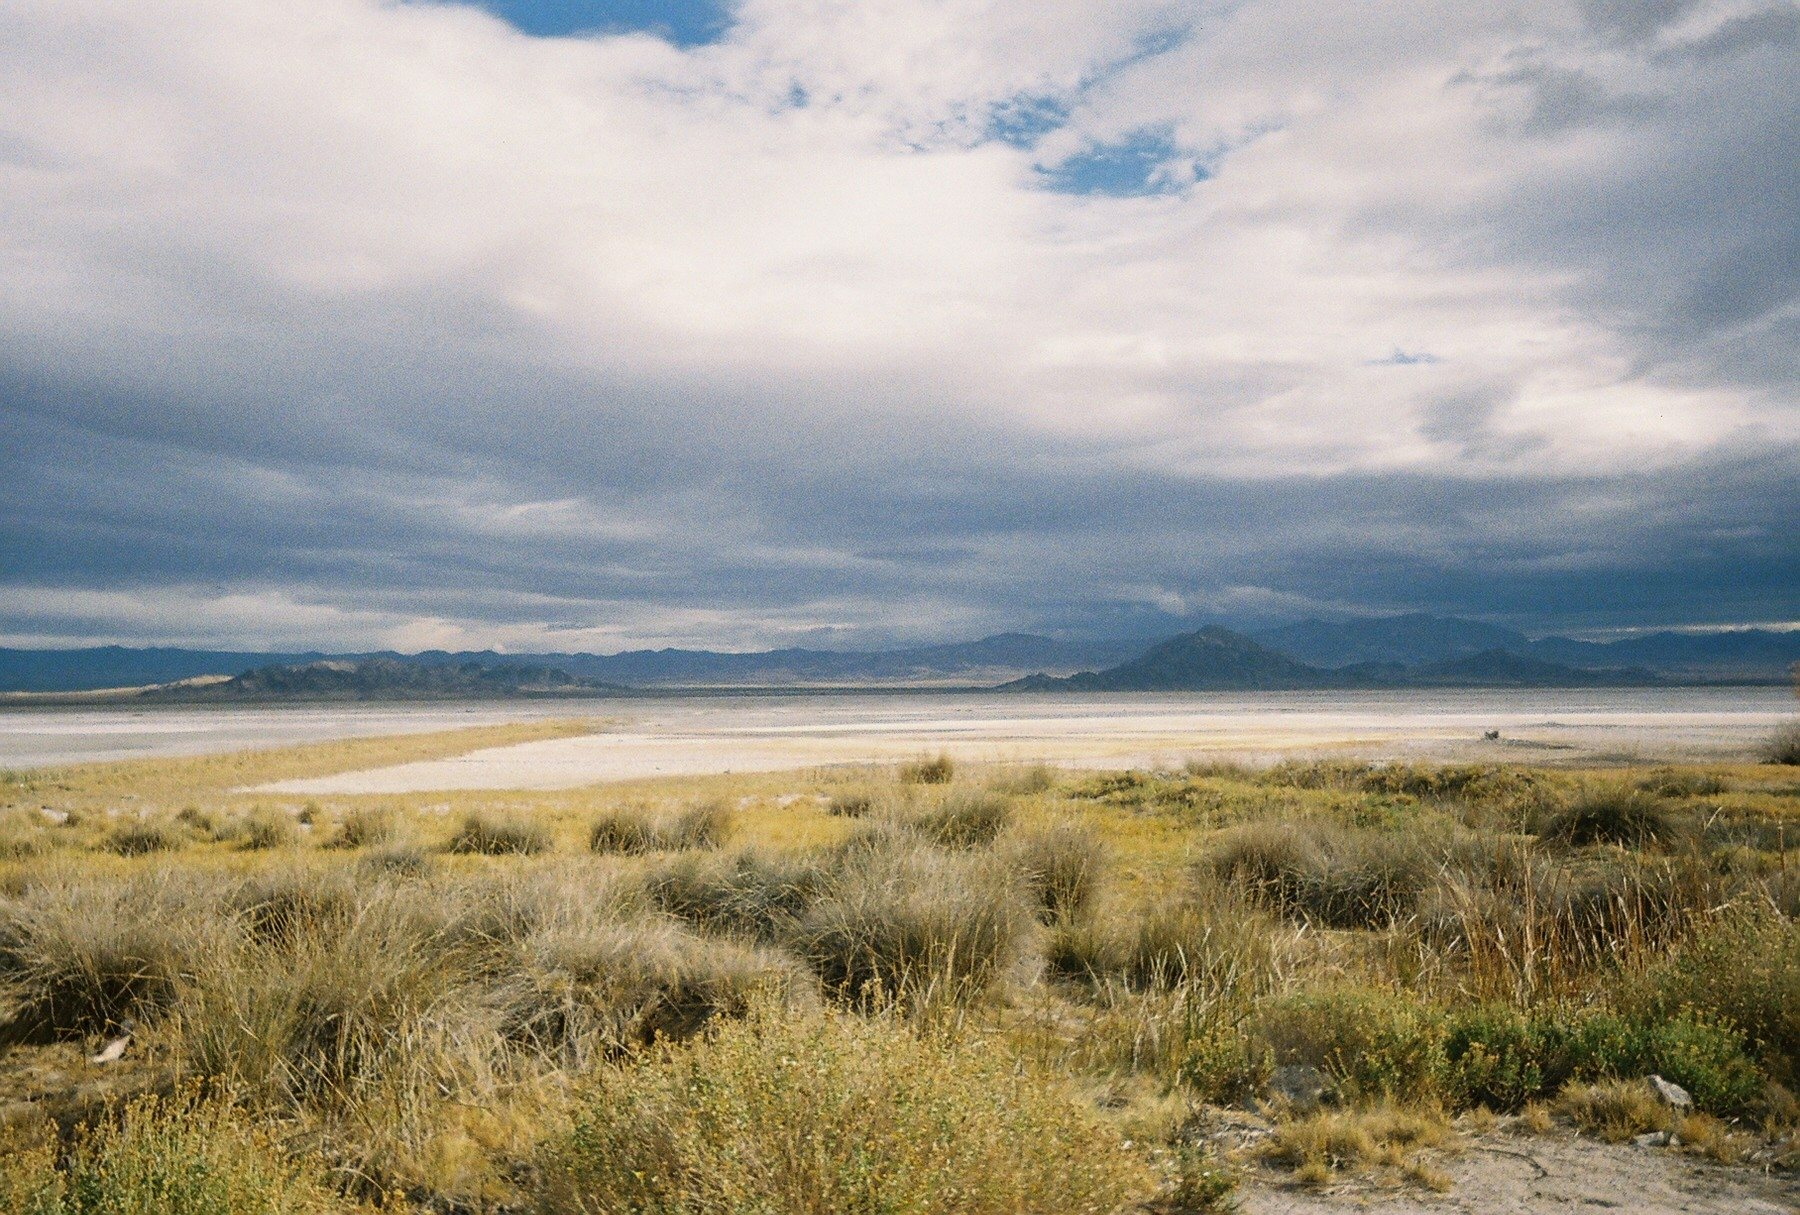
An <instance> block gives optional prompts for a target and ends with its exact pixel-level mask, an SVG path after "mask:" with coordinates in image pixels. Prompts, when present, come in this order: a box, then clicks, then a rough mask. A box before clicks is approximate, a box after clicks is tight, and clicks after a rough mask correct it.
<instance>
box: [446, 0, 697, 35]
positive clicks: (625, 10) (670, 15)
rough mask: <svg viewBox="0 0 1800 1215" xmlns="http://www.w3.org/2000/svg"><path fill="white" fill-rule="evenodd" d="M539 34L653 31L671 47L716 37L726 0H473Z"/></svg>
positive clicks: (526, 30)
mask: <svg viewBox="0 0 1800 1215" xmlns="http://www.w3.org/2000/svg"><path fill="white" fill-rule="evenodd" d="M474 2H475V3H476V5H477V6H478V7H480V8H484V9H486V10H487V11H488V12H490V13H493V14H494V15H495V16H496V17H499V18H501V19H502V20H504V21H507V22H509V23H511V24H512V25H514V26H516V27H517V28H519V29H521V30H523V31H524V32H525V33H527V34H535V35H537V36H538V37H540V38H560V37H564V36H567V35H570V34H629V33H644V34H654V35H656V36H657V37H659V38H664V39H667V40H668V41H670V42H672V43H674V44H675V45H676V46H702V45H704V44H706V43H708V42H717V41H718V40H719V39H720V38H721V37H723V36H724V34H725V31H726V29H727V28H729V27H730V25H731V8H730V5H729V3H727V2H726V0H474Z"/></svg>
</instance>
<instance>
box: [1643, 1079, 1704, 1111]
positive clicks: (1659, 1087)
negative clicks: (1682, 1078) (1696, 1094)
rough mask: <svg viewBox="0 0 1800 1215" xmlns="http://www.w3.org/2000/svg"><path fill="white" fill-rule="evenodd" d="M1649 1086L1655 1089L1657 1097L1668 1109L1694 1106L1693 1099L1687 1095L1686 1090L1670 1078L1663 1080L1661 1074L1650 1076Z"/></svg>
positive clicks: (1687, 1108) (1684, 1108)
mask: <svg viewBox="0 0 1800 1215" xmlns="http://www.w3.org/2000/svg"><path fill="white" fill-rule="evenodd" d="M1650 1087H1651V1088H1652V1089H1654V1090H1656V1096H1657V1099H1658V1100H1659V1101H1661V1102H1662V1103H1663V1104H1664V1105H1666V1106H1668V1107H1669V1108H1670V1109H1674V1110H1691V1109H1693V1108H1694V1099H1693V1098H1692V1097H1690V1096H1688V1091H1687V1090H1686V1089H1685V1088H1682V1087H1681V1086H1680V1085H1679V1084H1676V1083H1675V1082H1674V1081H1672V1080H1664V1079H1663V1078H1662V1077H1661V1076H1652V1077H1650Z"/></svg>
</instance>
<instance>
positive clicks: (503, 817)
mask: <svg viewBox="0 0 1800 1215" xmlns="http://www.w3.org/2000/svg"><path fill="white" fill-rule="evenodd" d="M555 846H556V839H555V837H554V836H552V835H551V834H550V829H549V828H548V827H547V826H545V825H544V824H543V823H540V822H537V821H535V820H533V819H531V818H529V817H527V816H525V815H522V814H502V813H499V812H496V811H492V810H471V811H470V812H469V813H468V814H466V815H464V816H463V820H462V823H461V825H460V826H458V827H457V829H456V834H455V835H452V836H451V837H450V843H449V850H450V851H451V852H455V853H465V854H467V853H475V854H480V855H483V856H512V855H525V856H529V855H535V854H536V853H540V852H548V851H550V850H551V849H552V848H553V847H555Z"/></svg>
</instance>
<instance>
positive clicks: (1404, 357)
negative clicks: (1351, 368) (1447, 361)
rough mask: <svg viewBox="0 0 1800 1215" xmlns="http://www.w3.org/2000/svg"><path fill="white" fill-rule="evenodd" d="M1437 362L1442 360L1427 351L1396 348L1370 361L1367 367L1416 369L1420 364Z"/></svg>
mask: <svg viewBox="0 0 1800 1215" xmlns="http://www.w3.org/2000/svg"><path fill="white" fill-rule="evenodd" d="M1437 362H1442V360H1441V359H1439V358H1438V356H1437V355H1435V354H1432V353H1431V352H1430V351H1429V350H1402V349H1401V348H1400V347H1398V346H1396V347H1394V349H1393V352H1392V353H1390V354H1385V355H1383V356H1382V357H1380V358H1378V359H1370V360H1369V366H1371V367H1416V366H1418V365H1419V364H1421V363H1437Z"/></svg>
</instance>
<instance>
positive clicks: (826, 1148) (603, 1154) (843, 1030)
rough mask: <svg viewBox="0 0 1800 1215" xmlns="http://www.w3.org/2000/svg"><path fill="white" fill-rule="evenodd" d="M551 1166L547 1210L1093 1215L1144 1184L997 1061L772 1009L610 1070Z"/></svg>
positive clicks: (1108, 1144) (871, 1026) (1083, 1119)
mask: <svg viewBox="0 0 1800 1215" xmlns="http://www.w3.org/2000/svg"><path fill="white" fill-rule="evenodd" d="M1025 1145H1030V1147H1029V1150H1025ZM537 1163H538V1168H539V1170H540V1175H541V1176H542V1178H543V1181H542V1190H541V1193H540V1195H539V1197H538V1201H537V1203H536V1205H535V1208H534V1209H535V1210H536V1211H537V1212H538V1215H574V1213H576V1212H581V1213H584V1215H587V1213H592V1215H612V1213H615V1212H617V1213H619V1215H623V1213H625V1212H633V1213H635V1215H700V1213H702V1212H715V1211H781V1212H786V1213H788V1215H828V1213H835V1212H841V1211H927V1210H955V1211H958V1212H962V1213H964V1215H1003V1213H1006V1215H1010V1213H1013V1212H1019V1211H1031V1212H1033V1213H1034V1215H1092V1213H1094V1212H1104V1211H1115V1210H1120V1209H1122V1208H1124V1207H1125V1206H1126V1204H1127V1203H1128V1202H1129V1200H1131V1199H1132V1198H1133V1197H1135V1196H1137V1195H1139V1194H1141V1193H1143V1192H1144V1191H1145V1190H1146V1189H1147V1187H1148V1174H1147V1171H1146V1169H1145V1166H1144V1165H1143V1163H1142V1162H1141V1160H1140V1159H1139V1158H1138V1157H1137V1156H1136V1155H1135V1154H1134V1153H1132V1152H1131V1151H1130V1150H1129V1149H1128V1148H1127V1147H1126V1146H1125V1145H1124V1144H1123V1143H1122V1142H1121V1141H1120V1138H1119V1135H1118V1132H1117V1131H1116V1130H1114V1129H1113V1128H1112V1127H1111V1126H1110V1125H1109V1124H1107V1123H1106V1122H1105V1121H1104V1120H1102V1119H1101V1118H1099V1117H1098V1116H1097V1115H1096V1114H1094V1113H1093V1112H1091V1111H1090V1110H1089V1109H1087V1108H1084V1106H1083V1105H1082V1104H1080V1103H1079V1102H1078V1101H1077V1100H1075V1099H1074V1098H1073V1097H1072V1096H1071V1095H1070V1094H1069V1093H1068V1092H1067V1091H1066V1090H1064V1089H1063V1088H1062V1086H1061V1084H1060V1083H1059V1082H1057V1081H1056V1080H1053V1079H1049V1078H1046V1077H1044V1076H1042V1075H1041V1074H1039V1073H1037V1072H1035V1071H1031V1070H1021V1069H1019V1068H1018V1067H1016V1066H1014V1064H1013V1063H1012V1062H1011V1061H1010V1060H1008V1059H1005V1058H1004V1057H1002V1056H1000V1055H998V1054H996V1053H995V1052H994V1051H991V1050H986V1049H981V1048H978V1047H969V1048H965V1047H962V1046H959V1045H957V1044H956V1043H954V1042H949V1041H944V1040H942V1039H940V1038H938V1037H932V1036H928V1037H920V1036H918V1035H915V1034H914V1033H913V1032H911V1031H910V1030H909V1028H908V1027H907V1026H906V1025H904V1024H902V1023H897V1022H895V1021H894V1020H893V1019H891V1018H885V1017H878V1018H874V1019H870V1020H863V1019H859V1018H855V1017H850V1016H845V1015H841V1014H832V1013H829V1012H825V1013H820V1014H815V1015H810V1016H792V1015H781V1014H776V1013H772V1012H769V1011H766V1010H764V1009H762V1008H758V1009H757V1010H754V1011H753V1012H752V1014H751V1016H750V1017H749V1018H747V1019H746V1020H744V1021H741V1022H736V1023H733V1024H730V1025H727V1026H725V1027H723V1028H722V1029H721V1030H720V1031H719V1032H718V1033H717V1034H716V1035H712V1036H708V1037H705V1038H700V1039H696V1040H695V1041H693V1042H691V1043H689V1044H688V1045H686V1046H684V1047H681V1048H679V1049H677V1050H674V1051H671V1052H670V1053H668V1054H666V1055H663V1056H661V1057H658V1058H654V1059H651V1060H649V1061H646V1062H644V1063H641V1064H638V1065H635V1066H632V1067H629V1068H614V1069H607V1070H604V1071H602V1072H601V1073H599V1075H598V1076H597V1077H596V1078H595V1081H594V1082H593V1084H592V1087H591V1089H590V1091H589V1093H588V1094H587V1095H586V1097H585V1099H584V1100H583V1102H582V1104H581V1109H580V1112H579V1114H578V1115H577V1117H576V1119H575V1124H574V1127H573V1129H572V1130H571V1131H570V1132H569V1133H568V1134H566V1135H564V1136H562V1137H561V1138H559V1139H557V1140H554V1141H552V1142H551V1143H550V1144H549V1145H547V1147H546V1148H545V1149H544V1150H543V1152H542V1153H541V1154H540V1156H539V1159H538V1162H537Z"/></svg>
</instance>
